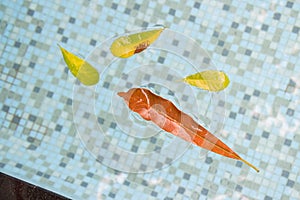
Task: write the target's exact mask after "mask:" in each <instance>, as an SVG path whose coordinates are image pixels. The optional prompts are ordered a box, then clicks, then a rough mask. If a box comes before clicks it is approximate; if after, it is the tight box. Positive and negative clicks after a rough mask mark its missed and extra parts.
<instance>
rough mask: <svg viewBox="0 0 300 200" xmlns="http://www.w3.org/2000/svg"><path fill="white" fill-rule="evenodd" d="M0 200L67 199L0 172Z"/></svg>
mask: <svg viewBox="0 0 300 200" xmlns="http://www.w3.org/2000/svg"><path fill="white" fill-rule="evenodd" d="M0 199H5V200H27V199H30V200H31V199H39V200H40V199H41V200H43V199H44V200H46V199H47V200H48V199H55V200H66V199H68V198H66V197H63V196H61V195H58V194H55V193H53V192H50V191H48V190H45V189H43V188H40V187H38V186H35V185H32V184H29V183H27V182H24V181H21V180H19V179H16V178H14V177H11V176H8V175H6V174H3V173H1V172H0Z"/></svg>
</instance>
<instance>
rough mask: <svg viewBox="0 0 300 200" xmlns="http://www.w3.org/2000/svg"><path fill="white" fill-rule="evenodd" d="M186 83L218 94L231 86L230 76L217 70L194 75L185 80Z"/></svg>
mask: <svg viewBox="0 0 300 200" xmlns="http://www.w3.org/2000/svg"><path fill="white" fill-rule="evenodd" d="M183 81H184V82H186V83H188V84H190V85H193V86H196V87H199V88H201V89H204V90H209V91H213V92H218V91H221V90H223V89H225V88H226V87H227V86H228V84H229V82H230V81H229V78H228V76H227V75H226V74H225V73H224V72H222V71H217V70H207V71H202V72H199V73H196V74H192V75H190V76H187V77H185V78H184V79H183Z"/></svg>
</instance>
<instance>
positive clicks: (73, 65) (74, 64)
mask: <svg viewBox="0 0 300 200" xmlns="http://www.w3.org/2000/svg"><path fill="white" fill-rule="evenodd" d="M58 46H59V45H58ZM59 48H60V50H61V53H62V55H63V57H64V60H65V62H66V64H67V66H68V68H69V69H70V71H71V72H72V74H73V75H74V76H75V77H76V78H78V80H79V81H80V82H81V83H83V84H84V85H87V86H90V85H95V84H97V83H98V82H99V73H98V71H97V70H96V69H95V68H94V67H93V66H92V65H90V64H89V63H88V62H86V61H85V60H83V59H81V58H79V57H78V56H76V55H74V54H72V53H71V52H69V51H67V50H66V49H64V48H62V47H61V46H59Z"/></svg>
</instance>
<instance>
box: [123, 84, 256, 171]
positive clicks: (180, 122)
mask: <svg viewBox="0 0 300 200" xmlns="http://www.w3.org/2000/svg"><path fill="white" fill-rule="evenodd" d="M118 95H119V96H120V97H122V98H123V99H124V100H125V102H126V104H127V105H128V106H129V108H130V109H131V110H132V111H134V112H136V113H138V114H139V115H140V116H141V117H143V118H144V119H145V120H147V121H152V122H153V123H155V124H156V125H157V126H159V127H160V128H162V129H163V130H165V131H167V132H169V133H172V134H173V135H175V136H178V137H180V138H182V139H184V140H186V141H188V142H192V143H194V144H196V145H197V146H200V147H202V148H205V149H207V150H210V151H212V152H215V153H217V154H220V155H223V156H226V157H229V158H233V159H237V160H240V161H242V162H244V163H246V164H247V165H249V166H250V167H252V168H253V169H254V170H256V171H257V172H259V170H258V169H257V168H256V167H255V166H253V165H252V164H250V163H249V162H247V161H246V160H244V159H242V158H241V157H240V156H239V155H238V154H237V153H235V152H234V151H233V150H231V149H230V148H229V147H228V146H227V145H226V144H224V143H223V142H222V141H221V140H219V139H218V138H217V137H216V136H214V135H213V134H212V133H210V132H209V131H208V130H206V129H205V128H204V127H203V126H201V125H200V124H198V123H197V122H196V121H195V120H194V119H193V118H192V117H190V116H189V115H188V114H186V113H184V112H182V111H180V110H179V109H178V108H177V107H176V106H175V105H174V104H173V103H172V102H171V101H169V100H167V99H164V98H162V97H160V96H158V95H156V94H153V93H152V92H151V91H150V90H148V89H145V88H132V89H130V90H128V91H127V92H119V93H118Z"/></svg>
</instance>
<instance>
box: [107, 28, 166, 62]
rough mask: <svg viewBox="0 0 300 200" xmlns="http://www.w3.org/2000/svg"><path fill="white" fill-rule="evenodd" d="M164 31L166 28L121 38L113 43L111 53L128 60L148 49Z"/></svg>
mask: <svg viewBox="0 0 300 200" xmlns="http://www.w3.org/2000/svg"><path fill="white" fill-rule="evenodd" d="M164 29H165V28H164V27H161V28H159V29H154V30H151V31H144V32H139V33H135V34H131V35H127V36H122V37H119V38H117V39H116V40H115V41H114V42H113V43H112V45H111V47H110V51H111V53H112V54H113V55H114V56H116V57H120V58H128V57H130V56H132V55H134V54H136V53H140V52H142V51H144V50H145V49H147V48H148V47H149V46H150V45H151V44H152V43H153V42H154V41H155V40H156V39H157V38H158V36H159V35H160V33H161V32H162V31H163V30H164Z"/></svg>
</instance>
